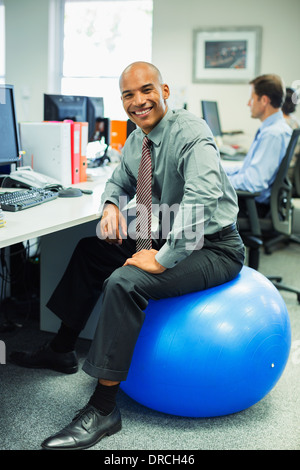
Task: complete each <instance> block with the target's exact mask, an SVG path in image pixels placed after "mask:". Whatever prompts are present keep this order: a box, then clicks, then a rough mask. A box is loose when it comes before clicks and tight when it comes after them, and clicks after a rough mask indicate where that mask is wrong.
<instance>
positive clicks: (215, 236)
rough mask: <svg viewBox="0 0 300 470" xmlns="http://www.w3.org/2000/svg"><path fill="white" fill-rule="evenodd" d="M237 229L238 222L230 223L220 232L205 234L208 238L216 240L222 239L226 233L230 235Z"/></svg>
mask: <svg viewBox="0 0 300 470" xmlns="http://www.w3.org/2000/svg"><path fill="white" fill-rule="evenodd" d="M235 230H236V224H230V225H227V226H226V227H224V228H222V230H220V231H219V232H216V233H212V234H210V235H204V236H205V238H207V240H210V241H214V240H222V238H223V237H225V235H228V234H229V233H231V232H234V231H235Z"/></svg>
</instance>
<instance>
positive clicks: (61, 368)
mask: <svg viewBox="0 0 300 470" xmlns="http://www.w3.org/2000/svg"><path fill="white" fill-rule="evenodd" d="M9 358H10V360H11V361H12V362H13V363H14V364H17V365H18V366H22V367H28V368H31V369H51V370H56V371H58V372H63V373H65V374H75V372H77V371H78V360H77V356H76V352H75V351H70V352H67V353H57V352H55V351H53V349H51V347H50V346H49V344H46V345H44V346H42V347H41V348H40V349H38V350H37V351H36V352H33V353H29V352H20V351H14V352H12V353H11V354H10V356H9Z"/></svg>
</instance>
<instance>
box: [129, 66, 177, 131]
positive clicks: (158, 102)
mask: <svg viewBox="0 0 300 470" xmlns="http://www.w3.org/2000/svg"><path fill="white" fill-rule="evenodd" d="M120 90H121V94H122V96H121V99H122V101H123V107H124V110H125V112H126V114H127V115H128V117H129V119H130V120H131V121H133V122H134V123H135V124H136V125H137V126H138V127H140V128H141V129H142V130H143V131H144V132H145V134H149V132H151V130H152V129H153V128H154V127H155V126H156V125H157V124H158V123H159V121H160V120H161V119H162V118H163V117H164V115H165V114H166V112H167V109H168V106H167V103H166V100H167V99H168V97H169V95H170V92H169V87H168V85H166V84H163V83H161V77H160V73H159V72H158V70H157V69H156V68H155V67H152V66H151V64H148V63H145V62H136V63H134V64H132V65H130V66H129V67H127V68H126V69H125V71H124V72H123V74H122V76H121V79H120Z"/></svg>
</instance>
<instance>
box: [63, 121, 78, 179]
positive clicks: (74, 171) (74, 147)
mask: <svg viewBox="0 0 300 470" xmlns="http://www.w3.org/2000/svg"><path fill="white" fill-rule="evenodd" d="M63 122H67V123H68V122H69V123H70V124H71V176H72V184H76V183H80V173H79V168H80V133H81V126H80V122H75V121H72V120H70V119H66V120H64V121H63Z"/></svg>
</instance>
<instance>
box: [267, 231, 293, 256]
mask: <svg viewBox="0 0 300 470" xmlns="http://www.w3.org/2000/svg"><path fill="white" fill-rule="evenodd" d="M290 243H297V244H299V245H300V236H297V235H290V236H288V237H287V236H286V235H278V236H277V237H275V238H272V239H270V240H264V251H265V254H266V255H270V254H271V253H273V251H275V250H276V248H277V247H278V245H280V244H281V245H282V244H284V245H289V244H290Z"/></svg>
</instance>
